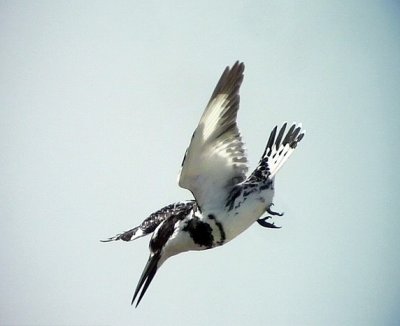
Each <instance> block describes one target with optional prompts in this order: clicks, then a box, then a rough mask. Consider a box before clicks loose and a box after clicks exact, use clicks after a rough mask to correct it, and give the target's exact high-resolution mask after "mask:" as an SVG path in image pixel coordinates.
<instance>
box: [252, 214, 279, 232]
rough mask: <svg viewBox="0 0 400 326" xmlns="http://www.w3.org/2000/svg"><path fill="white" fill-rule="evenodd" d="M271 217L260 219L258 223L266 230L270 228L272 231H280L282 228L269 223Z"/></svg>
mask: <svg viewBox="0 0 400 326" xmlns="http://www.w3.org/2000/svg"><path fill="white" fill-rule="evenodd" d="M270 218H271V216H266V217H263V218H259V219H258V220H257V223H258V224H260V225H261V226H262V227H264V228H270V229H280V228H281V227H280V226H276V225H275V224H274V223H269V222H267V220H268V219H270Z"/></svg>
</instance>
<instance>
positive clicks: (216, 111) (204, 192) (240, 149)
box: [104, 62, 305, 306]
mask: <svg viewBox="0 0 400 326" xmlns="http://www.w3.org/2000/svg"><path fill="white" fill-rule="evenodd" d="M243 71H244V64H243V63H239V62H236V63H235V64H234V65H233V66H232V68H229V67H227V68H226V69H225V70H224V72H223V74H222V76H221V78H220V80H219V82H218V84H217V86H216V88H215V90H214V92H213V94H212V96H211V99H210V101H209V102H208V104H207V107H206V109H205V111H204V113H203V115H202V116H201V119H200V122H199V124H198V126H197V128H196V130H195V131H194V133H193V136H192V139H191V142H190V145H189V147H188V149H187V150H186V153H185V156H184V159H183V162H182V169H181V172H180V175H179V179H178V182H179V185H180V186H181V187H183V188H186V189H188V190H190V191H191V192H192V194H193V196H194V199H195V200H188V201H184V202H177V203H174V204H171V205H168V206H165V207H164V208H161V209H160V210H158V211H157V212H155V213H153V214H151V215H150V216H149V217H148V218H146V219H145V220H144V221H143V222H142V224H140V225H139V226H137V227H135V228H133V229H131V230H128V231H126V232H124V233H121V234H118V235H116V236H114V237H112V238H109V239H107V240H104V241H105V242H107V241H114V240H124V241H132V240H135V239H137V238H140V237H143V236H146V235H148V234H152V237H151V240H150V245H149V249H150V257H149V260H148V262H147V264H146V266H145V268H144V271H143V273H142V276H141V277H140V279H139V283H138V285H137V287H136V290H135V293H134V296H133V299H132V304H133V303H134V302H135V300H136V298H137V301H136V306H137V305H138V304H139V303H140V301H141V299H142V297H143V295H144V294H145V292H146V291H147V288H148V286H149V285H150V283H151V281H152V279H153V277H154V275H155V274H156V272H157V270H158V269H159V268H160V266H161V265H162V264H163V263H164V261H165V260H166V259H168V258H169V257H171V256H174V255H176V254H179V253H182V252H185V251H189V250H205V249H211V248H214V247H217V246H221V245H223V244H225V243H227V242H228V241H230V240H232V239H234V238H235V237H236V236H238V235H239V234H240V233H242V232H243V231H245V230H246V229H247V228H248V227H249V226H250V225H252V224H253V223H254V222H256V221H257V222H258V223H259V224H260V225H261V226H264V227H269V228H276V227H275V225H274V224H273V223H269V222H267V219H269V218H270V216H267V217H264V218H261V216H262V215H263V214H264V213H265V212H268V213H269V214H271V215H281V214H278V213H276V212H273V211H272V210H271V206H272V205H273V203H272V199H273V196H274V179H275V175H276V173H277V172H278V171H279V169H280V168H281V167H282V166H283V164H284V163H285V162H286V160H287V159H288V158H289V157H290V155H291V154H292V153H293V151H294V149H295V148H296V146H297V144H298V143H299V142H300V141H301V139H302V138H303V137H304V134H305V132H304V130H302V127H301V124H296V123H293V124H292V125H291V126H290V127H289V128H288V130H286V129H287V124H286V123H284V124H283V126H282V127H281V128H280V129H278V127H275V128H274V129H273V130H272V132H271V134H270V137H269V140H268V142H267V146H266V148H265V151H264V153H263V155H262V157H261V159H260V162H259V164H258V166H257V168H256V169H255V170H254V171H253V173H251V174H250V175H249V176H248V177H247V171H248V165H247V158H246V153H245V150H244V145H243V142H242V139H241V136H240V132H239V129H238V127H237V124H236V117H237V112H238V109H239V88H240V85H241V83H242V81H243Z"/></svg>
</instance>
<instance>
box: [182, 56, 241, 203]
mask: <svg viewBox="0 0 400 326" xmlns="http://www.w3.org/2000/svg"><path fill="white" fill-rule="evenodd" d="M243 71H244V64H243V63H239V62H236V63H235V64H234V65H233V66H232V68H229V67H226V69H225V71H224V72H223V74H222V76H221V78H220V79H219V82H218V84H217V86H216V87H215V90H214V92H213V94H212V96H211V99H210V101H209V102H208V105H207V107H206V109H205V110H204V113H203V115H202V117H201V119H200V122H199V124H198V126H197V128H196V130H195V131H194V133H193V136H192V140H191V142H190V145H189V147H188V149H187V150H186V154H185V157H184V159H183V162H182V169H181V173H180V176H179V186H181V187H182V188H186V189H189V190H190V191H191V192H192V193H193V195H194V197H195V199H196V201H197V204H198V205H199V206H200V208H201V209H210V208H211V209H212V208H218V207H221V206H222V205H223V206H225V205H224V204H225V200H226V198H227V195H228V193H229V191H230V190H231V189H232V187H233V186H234V185H235V184H237V183H239V182H242V181H243V180H245V178H246V172H247V170H248V167H247V158H246V154H245V150H244V145H243V142H242V138H241V136H240V132H239V129H238V127H237V124H236V117H237V112H238V110H239V89H240V85H241V83H242V81H243Z"/></svg>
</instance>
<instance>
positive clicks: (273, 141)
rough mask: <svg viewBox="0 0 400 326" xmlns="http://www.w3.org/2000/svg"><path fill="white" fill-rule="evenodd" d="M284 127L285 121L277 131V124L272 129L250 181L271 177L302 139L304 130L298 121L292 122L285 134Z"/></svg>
mask: <svg viewBox="0 0 400 326" xmlns="http://www.w3.org/2000/svg"><path fill="white" fill-rule="evenodd" d="M286 127H287V123H286V122H285V123H284V124H283V126H282V127H281V128H280V129H279V132H278V127H277V126H275V128H274V129H273V130H272V132H271V134H270V136H269V139H268V142H267V146H266V147H265V151H264V153H263V155H262V156H261V160H260V162H259V163H258V166H257V168H256V169H255V170H254V172H253V173H252V174H251V175H250V177H249V180H250V181H258V182H260V181H263V180H267V179H272V178H273V177H274V176H275V174H276V173H277V172H278V171H279V169H280V168H281V167H282V166H283V164H284V163H285V162H286V161H287V159H288V158H289V157H290V155H292V153H293V151H294V149H295V148H296V146H297V144H298V143H299V142H300V141H301V140H302V139H303V137H304V135H305V130H302V127H301V124H300V123H299V124H297V123H293V124H292V125H291V127H290V128H289V130H288V131H287V132H286V134H285V130H286Z"/></svg>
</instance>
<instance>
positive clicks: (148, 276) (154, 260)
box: [131, 254, 160, 308]
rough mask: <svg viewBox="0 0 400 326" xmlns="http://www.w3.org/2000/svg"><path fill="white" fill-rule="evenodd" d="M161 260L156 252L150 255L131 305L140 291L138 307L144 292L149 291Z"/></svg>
mask: <svg viewBox="0 0 400 326" xmlns="http://www.w3.org/2000/svg"><path fill="white" fill-rule="evenodd" d="M159 260H160V254H154V255H151V256H150V257H149V260H148V261H147V264H146V266H145V267H144V270H143V273H142V276H140V279H139V282H138V284H137V286H136V289H135V293H134V295H133V298H132V301H131V305H133V303H134V302H135V300H136V297H137V296H138V294H139V292H140V294H139V298H138V300H137V302H136V305H135V308H137V306H138V305H139V303H140V301H141V300H142V298H143V296H144V294H145V293H146V291H147V288H148V287H149V285H150V283H151V281H152V280H153V278H154V275H156V273H157V269H158V266H157V265H158V261H159Z"/></svg>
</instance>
